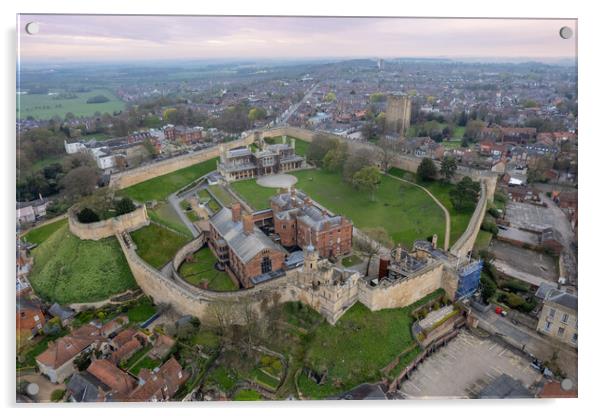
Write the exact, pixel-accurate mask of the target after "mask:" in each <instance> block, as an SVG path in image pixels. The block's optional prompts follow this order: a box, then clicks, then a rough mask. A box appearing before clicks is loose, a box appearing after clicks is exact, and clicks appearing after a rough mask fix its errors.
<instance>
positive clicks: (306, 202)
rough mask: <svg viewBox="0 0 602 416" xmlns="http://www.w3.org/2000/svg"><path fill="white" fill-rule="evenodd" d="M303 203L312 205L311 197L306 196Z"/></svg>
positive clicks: (308, 205) (307, 205)
mask: <svg viewBox="0 0 602 416" xmlns="http://www.w3.org/2000/svg"><path fill="white" fill-rule="evenodd" d="M303 203H304V204H305V206H306V207H310V206H311V198H310V197H308V196H306V197H305V199H304V200H303Z"/></svg>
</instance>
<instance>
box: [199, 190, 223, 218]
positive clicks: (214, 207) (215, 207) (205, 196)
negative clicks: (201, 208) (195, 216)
mask: <svg viewBox="0 0 602 416" xmlns="http://www.w3.org/2000/svg"><path fill="white" fill-rule="evenodd" d="M197 195H198V197H199V201H200V202H201V203H204V204H206V206H207V207H209V209H210V210H211V211H213V212H214V213H215V212H218V211H219V210H220V209H221V207H220V205H219V204H218V203H217V201H216V200H215V199H214V198H213V197H212V196H211V195H210V194H209V192H208V191H207V189H202V190H201V191H199V192H198V193H197Z"/></svg>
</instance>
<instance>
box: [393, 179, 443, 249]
mask: <svg viewBox="0 0 602 416" xmlns="http://www.w3.org/2000/svg"><path fill="white" fill-rule="evenodd" d="M387 176H389V177H390V178H393V179H397V180H398V181H401V182H405V183H407V184H410V185H414V186H417V187H418V188H420V189H422V190H423V191H424V192H426V193H427V194H428V196H430V197H431V198H432V199H433V201H435V203H436V204H437V205H439V208H441V209H442V210H443V213H444V214H445V241H444V243H443V249H444V250H445V251H447V250H448V249H449V235H450V232H451V220H450V217H449V211H448V210H447V208H445V206H444V205H443V204H442V203H441V201H439V200H438V199H437V198H435V195H433V194H432V193H431V192H430V191H429V190H428V189H426V188H425V187H424V186H420V185H418V184H416V183H414V182H410V181H406V180H405V179H401V178H398V177H397V176H393V175H389V174H388V173H387Z"/></svg>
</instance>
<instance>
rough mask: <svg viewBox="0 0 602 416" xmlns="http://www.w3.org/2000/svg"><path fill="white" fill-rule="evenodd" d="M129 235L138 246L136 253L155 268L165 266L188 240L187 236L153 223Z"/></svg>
mask: <svg viewBox="0 0 602 416" xmlns="http://www.w3.org/2000/svg"><path fill="white" fill-rule="evenodd" d="M130 235H131V236H132V240H134V243H135V244H136V247H137V248H138V249H137V253H138V255H139V256H140V257H141V258H142V259H143V260H144V261H146V262H147V263H148V264H150V265H151V266H153V267H155V268H157V269H160V268H161V267H163V266H165V264H167V263H168V262H169V261H170V260H171V259H172V258H173V256H174V255H175V254H176V252H177V251H178V250H179V249H180V248H181V247H182V246H183V245H184V244H186V243H187V242H188V241H189V238H187V237H184V236H183V235H180V234H176V233H174V232H173V231H170V230H168V229H167V228H164V227H161V226H160V225H157V224H154V223H151V224H150V225H147V226H146V227H143V228H140V229H139V230H136V231H134V232H132V233H131V234H130Z"/></svg>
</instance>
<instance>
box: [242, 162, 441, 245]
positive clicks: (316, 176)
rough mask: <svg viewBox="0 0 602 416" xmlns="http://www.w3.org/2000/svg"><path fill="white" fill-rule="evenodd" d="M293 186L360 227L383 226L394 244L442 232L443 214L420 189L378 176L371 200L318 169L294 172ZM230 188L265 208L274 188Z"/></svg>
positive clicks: (252, 181)
mask: <svg viewBox="0 0 602 416" xmlns="http://www.w3.org/2000/svg"><path fill="white" fill-rule="evenodd" d="M293 175H295V176H296V177H297V178H298V179H299V181H298V182H297V185H296V187H297V188H298V189H300V190H302V191H304V192H306V193H307V194H308V195H309V196H310V197H311V198H312V199H314V200H315V201H317V202H319V203H320V204H322V205H324V206H325V207H326V208H328V209H330V210H331V211H333V212H335V213H337V214H341V215H344V216H346V217H348V218H350V219H351V220H352V221H353V223H354V225H355V226H356V227H359V228H360V229H367V228H374V227H383V228H385V229H386V230H387V231H388V233H389V235H390V236H391V238H392V239H393V241H394V242H395V243H401V244H403V245H405V246H406V247H411V246H412V245H413V243H414V241H415V240H418V239H426V238H427V237H428V236H430V235H432V234H435V233H436V234H438V235H440V236H443V235H445V215H444V213H443V211H442V210H441V208H439V207H438V206H437V204H435V202H434V201H433V200H432V199H431V197H430V196H428V194H426V193H425V192H424V191H423V190H421V189H420V188H417V187H415V186H412V185H410V184H405V183H403V182H399V181H397V180H395V179H393V178H390V177H388V176H382V180H381V183H380V185H379V187H378V190H377V191H376V193H375V198H374V201H371V200H370V198H369V196H368V195H366V193H362V192H358V191H357V190H356V189H355V188H353V187H352V186H351V185H349V184H348V183H346V182H344V181H343V180H342V178H341V175H340V174H337V173H327V172H324V171H321V170H305V171H298V172H294V173H293ZM232 188H233V189H234V190H235V191H236V192H237V193H238V194H239V195H240V196H241V197H242V198H243V199H245V200H246V201H247V202H248V203H249V204H250V205H251V206H252V207H253V208H255V209H262V208H267V207H269V197H270V196H272V195H274V194H276V192H277V190H276V189H274V188H264V187H261V186H259V185H257V184H256V182H255V179H250V180H246V181H239V182H235V183H233V184H232Z"/></svg>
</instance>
